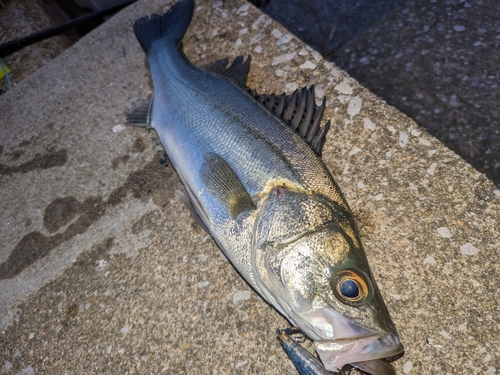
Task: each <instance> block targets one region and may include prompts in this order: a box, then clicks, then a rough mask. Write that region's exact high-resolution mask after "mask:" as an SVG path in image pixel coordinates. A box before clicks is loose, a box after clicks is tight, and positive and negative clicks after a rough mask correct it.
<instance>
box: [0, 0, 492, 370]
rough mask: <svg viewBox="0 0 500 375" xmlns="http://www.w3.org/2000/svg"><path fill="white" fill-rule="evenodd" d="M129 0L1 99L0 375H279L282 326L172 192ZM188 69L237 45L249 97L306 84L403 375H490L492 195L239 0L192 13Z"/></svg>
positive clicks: (404, 121)
mask: <svg viewBox="0 0 500 375" xmlns="http://www.w3.org/2000/svg"><path fill="white" fill-rule="evenodd" d="M162 3H163V2H160V1H154V2H151V1H142V2H139V3H138V4H136V5H134V6H132V7H130V8H128V9H127V10H125V11H124V12H122V13H121V14H119V15H118V16H116V17H114V18H112V19H111V20H110V21H109V22H107V23H106V24H104V25H103V26H102V27H100V28H98V29H97V30H95V31H94V32H92V33H91V34H89V35H88V36H86V37H85V38H83V39H82V40H81V41H80V42H78V43H77V44H76V45H74V46H73V47H71V48H70V49H68V50H67V51H65V52H64V53H63V54H61V55H60V56H59V57H57V58H56V59H55V60H54V61H53V62H51V63H49V64H47V65H45V66H44V67H42V68H41V69H40V70H38V71H37V72H36V73H34V74H33V75H32V76H30V77H29V78H27V79H26V80H24V81H22V82H21V83H19V85H18V86H17V87H16V88H15V89H14V90H12V91H10V92H8V93H7V94H6V95H4V96H2V98H1V99H0V129H1V130H0V132H1V134H0V144H1V150H0V151H1V152H0V164H1V165H0V173H1V176H0V202H2V203H1V204H2V210H1V216H0V231H1V232H0V237H1V239H2V245H1V247H0V314H1V315H0V317H1V328H0V348H2V350H1V351H0V371H1V372H2V373H6V374H31V373H35V374H56V373H57V374H59V373H61V374H66V373H67V374H75V373H89V374H90V373H110V374H111V373H112V374H122V373H123V374H125V373H128V374H132V373H137V374H139V373H140V374H143V373H144V374H147V373H150V374H158V373H170V374H191V373H193V374H194V373H198V374H235V373H247V374H295V373H296V372H295V370H294V368H293V367H292V365H291V364H290V362H289V360H288V359H287V357H286V354H285V353H284V352H283V351H282V350H281V348H280V347H279V343H278V342H277V341H276V339H275V337H274V330H275V329H276V328H278V327H286V326H287V323H286V321H284V320H283V319H282V318H281V317H280V316H279V315H278V314H277V313H276V312H275V311H274V310H273V309H272V308H270V307H269V306H268V305H266V304H265V303H264V302H263V301H262V300H261V299H260V298H259V297H258V296H257V295H256V294H255V293H254V292H252V291H250V289H249V287H248V286H247V285H246V284H245V282H244V281H243V280H242V279H241V278H240V277H239V275H238V274H237V273H236V272H235V271H234V270H233V268H232V267H231V265H230V264H229V263H228V262H227V261H226V260H225V259H224V258H223V257H222V256H221V255H220V251H219V250H218V249H217V248H216V247H215V246H214V244H213V242H212V241H211V240H210V238H209V237H208V236H207V235H206V234H205V233H204V232H203V231H202V230H201V229H200V228H199V227H197V225H196V224H195V222H194V220H193V219H192V218H191V217H190V215H189V212H188V210H187V209H186V208H185V207H184V206H183V205H182V203H181V202H179V201H178V200H177V199H176V198H175V195H174V191H175V189H178V188H179V184H178V182H177V178H176V176H175V174H174V173H173V172H172V169H171V168H170V167H169V166H168V164H166V165H165V164H161V161H162V157H163V155H162V152H161V148H159V147H158V146H157V145H156V142H157V140H156V138H155V137H156V136H155V134H154V132H151V133H148V132H146V131H141V129H130V128H125V126H124V125H123V124H124V116H123V113H122V112H123V110H125V109H129V108H132V107H133V106H134V105H136V104H137V103H139V102H140V100H141V99H144V98H146V97H147V96H148V94H150V93H151V85H150V79H149V73H148V70H147V67H146V65H145V59H144V55H143V53H142V51H141V49H140V47H139V45H138V43H137V42H136V41H135V38H134V36H133V33H132V24H133V21H134V20H135V19H137V18H138V17H140V16H142V15H146V14H150V13H152V12H160V11H163V10H166V9H168V8H169V6H168V5H165V4H162ZM198 5H199V6H198V8H197V10H196V14H195V17H194V19H193V23H192V27H191V28H190V30H189V33H188V35H187V37H186V39H185V47H186V48H185V50H186V53H187V55H188V57H189V58H191V59H192V60H193V61H196V62H198V63H200V64H201V63H206V62H209V61H211V60H213V59H217V58H222V57H225V56H235V55H237V54H248V53H251V54H252V56H253V58H254V60H253V62H252V70H251V72H250V79H249V85H250V86H251V87H253V88H256V89H258V90H259V91H265V92H271V91H276V92H280V91H284V90H285V91H287V92H290V91H292V90H293V89H295V88H296V87H298V86H302V85H306V84H307V85H308V84H310V83H315V84H317V85H319V86H318V91H319V92H320V94H324V95H326V96H327V99H328V109H327V114H326V116H327V117H329V118H331V119H332V123H333V127H332V130H331V131H330V134H329V137H328V140H327V143H326V147H325V150H324V159H325V161H326V163H327V165H328V167H329V168H330V169H331V171H332V172H333V174H334V175H335V176H336V179H337V181H338V182H339V184H340V186H341V188H342V190H343V191H344V193H345V194H346V196H347V199H348V201H349V202H350V204H351V206H352V208H353V210H354V212H355V214H356V216H357V217H358V223H359V226H360V231H361V235H362V238H363V241H364V244H365V247H366V250H367V254H368V257H369V260H370V262H371V265H372V268H373V270H374V273H375V275H376V278H377V281H378V282H379V284H380V285H381V287H382V293H383V294H384V296H385V299H386V302H387V305H388V307H389V310H390V311H391V312H392V316H393V320H394V322H395V323H396V325H397V326H398V328H399V331H400V334H401V339H402V341H403V343H404V344H405V348H406V354H405V356H404V357H403V358H401V359H399V360H398V361H396V362H395V366H396V368H397V371H398V373H400V374H403V373H404V374H444V373H471V374H479V373H481V374H484V373H490V374H494V373H496V372H497V371H498V370H500V365H499V361H500V360H499V357H498V347H499V346H500V339H499V337H500V328H499V326H498V321H499V310H498V306H499V302H500V301H499V293H500V291H499V286H498V277H499V266H498V249H499V246H500V238H499V230H498V229H499V228H500V220H499V212H500V191H498V190H495V189H496V188H495V187H494V185H493V184H492V183H491V182H490V181H489V180H488V179H487V178H485V177H484V176H483V175H482V174H480V173H479V172H477V171H475V170H474V169H473V168H471V167H470V166H468V165H467V164H466V163H465V162H464V161H463V160H461V159H460V158H459V157H458V156H456V155H455V154H453V153H452V152H451V151H449V150H448V149H446V148H445V147H444V146H443V145H441V144H440V143H439V142H438V141H436V140H435V139H434V138H433V137H431V136H430V135H428V134H427V133H426V132H425V131H424V130H422V129H421V128H419V127H418V126H417V125H416V124H415V123H414V122H413V121H412V120H410V119H409V118H407V117H405V116H404V115H403V114H401V113H400V112H398V111H397V110H395V109H394V108H392V107H389V106H387V105H386V104H384V103H383V102H382V101H381V100H380V99H378V98H377V97H376V96H374V95H373V94H371V93H370V92H368V91H367V90H365V89H363V88H362V87H360V86H359V85H358V84H357V83H356V81H354V80H353V79H351V78H350V77H349V76H347V75H346V74H345V73H344V72H342V71H340V70H339V69H337V68H336V67H335V66H334V65H333V64H331V63H327V62H324V61H323V60H322V59H321V57H320V56H319V55H318V54H317V53H313V52H312V50H311V49H309V48H304V45H303V44H302V43H301V42H299V41H297V40H296V39H295V38H293V37H291V36H287V35H288V34H287V33H286V31H285V30H284V29H283V28H281V27H280V26H278V25H277V24H275V23H273V22H272V21H271V20H270V19H269V18H268V17H267V16H264V15H262V14H261V13H260V12H259V11H258V10H256V9H255V8H253V7H252V6H249V5H248V4H247V3H244V2H243V1H236V0H234V1H231V0H227V1H225V2H224V3H222V2H215V3H214V2H211V1H208V0H206V1H199V2H198Z"/></svg>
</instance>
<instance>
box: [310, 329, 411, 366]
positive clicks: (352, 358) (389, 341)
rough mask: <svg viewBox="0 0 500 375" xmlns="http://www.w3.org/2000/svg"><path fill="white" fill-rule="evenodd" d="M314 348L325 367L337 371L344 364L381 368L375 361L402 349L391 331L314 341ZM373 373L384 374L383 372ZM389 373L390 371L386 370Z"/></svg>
mask: <svg viewBox="0 0 500 375" xmlns="http://www.w3.org/2000/svg"><path fill="white" fill-rule="evenodd" d="M315 348H316V351H317V353H318V354H319V357H320V358H321V361H322V362H323V364H324V365H325V368H326V369H327V370H330V371H337V370H338V369H341V368H342V367H343V366H344V365H345V364H348V363H350V364H352V363H360V366H363V363H365V366H364V367H367V366H368V367H367V368H369V367H370V368H371V367H373V368H374V369H375V368H381V367H383V366H377V365H376V362H373V363H372V362H371V361H377V360H380V359H383V358H388V357H393V356H395V355H397V354H400V353H401V352H402V351H403V345H402V344H401V343H400V341H399V337H398V336H397V335H396V334H393V333H382V334H381V333H378V334H371V335H366V336H358V337H356V338H352V339H339V340H324V341H316V342H315ZM374 374H380V375H385V373H384V372H378V373H377V372H374ZM387 374H391V372H387Z"/></svg>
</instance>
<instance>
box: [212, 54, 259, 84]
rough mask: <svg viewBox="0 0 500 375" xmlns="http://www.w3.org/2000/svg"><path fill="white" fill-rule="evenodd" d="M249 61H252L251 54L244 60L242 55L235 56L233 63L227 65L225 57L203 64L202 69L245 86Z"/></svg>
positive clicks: (227, 61)
mask: <svg viewBox="0 0 500 375" xmlns="http://www.w3.org/2000/svg"><path fill="white" fill-rule="evenodd" d="M250 61H252V57H251V56H248V57H247V59H246V60H244V57H243V56H237V57H236V58H235V59H234V61H233V63H232V64H231V65H229V66H228V64H229V60H228V59H227V58H225V59H222V60H217V61H215V62H213V63H210V64H207V65H204V66H203V67H202V69H204V70H207V71H209V72H213V73H217V74H220V75H223V76H225V77H229V78H231V79H233V80H235V81H236V82H238V83H239V84H240V85H242V86H245V84H246V83H247V76H248V72H249V71H250Z"/></svg>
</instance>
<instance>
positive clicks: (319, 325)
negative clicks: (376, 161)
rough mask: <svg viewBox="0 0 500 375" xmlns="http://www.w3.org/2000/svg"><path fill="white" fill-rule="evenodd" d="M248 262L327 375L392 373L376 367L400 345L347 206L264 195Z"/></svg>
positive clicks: (287, 193)
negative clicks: (351, 370) (347, 370)
mask: <svg viewBox="0 0 500 375" xmlns="http://www.w3.org/2000/svg"><path fill="white" fill-rule="evenodd" d="M253 256H254V267H255V273H256V279H257V282H258V285H259V289H260V291H261V292H262V294H263V296H264V298H266V300H268V302H270V303H271V304H273V305H274V306H275V307H276V308H277V309H278V310H279V311H280V312H281V313H282V314H283V315H285V316H286V317H287V318H288V319H289V320H290V321H291V322H292V323H293V324H294V325H296V326H297V327H299V328H300V329H301V330H302V331H303V332H304V333H305V334H306V335H307V336H308V337H310V338H311V339H312V340H313V341H314V343H315V349H316V351H317V353H318V354H319V356H320V358H321V360H322V362H323V364H324V365H325V368H326V369H327V370H331V371H337V370H339V369H341V368H342V367H343V366H344V365H345V364H352V365H353V366H356V367H360V368H363V369H364V370H365V371H368V372H371V373H373V374H380V375H382V374H384V375H387V374H391V372H390V370H388V368H387V366H384V365H381V364H380V363H379V362H381V361H378V360H379V359H383V358H388V357H392V356H395V355H397V354H399V353H401V352H402V351H403V346H402V345H401V343H400V341H399V337H398V333H397V331H396V328H395V326H394V324H393V322H392V320H391V317H390V315H389V312H388V310H387V307H386V305H385V303H384V301H383V299H382V296H381V294H380V291H379V289H378V287H377V284H376V283H375V281H374V279H373V276H372V273H371V271H370V267H369V265H368V260H367V259H366V256H365V253H364V250H363V248H362V246H361V242H360V240H359V236H358V233H357V230H356V227H355V225H354V222H353V220H352V215H351V214H350V212H349V209H348V208H347V206H344V205H343V204H342V202H340V203H338V202H334V201H332V200H330V199H328V198H326V197H324V196H318V195H311V194H304V193H302V192H294V191H291V190H288V189H283V188H281V189H280V190H279V194H276V192H275V191H271V193H270V195H269V196H268V197H267V200H266V202H265V203H264V204H263V205H262V207H261V210H260V213H259V218H258V223H257V225H256V227H255V232H254V248H253ZM388 367H390V368H392V367H391V366H390V365H389V366H388Z"/></svg>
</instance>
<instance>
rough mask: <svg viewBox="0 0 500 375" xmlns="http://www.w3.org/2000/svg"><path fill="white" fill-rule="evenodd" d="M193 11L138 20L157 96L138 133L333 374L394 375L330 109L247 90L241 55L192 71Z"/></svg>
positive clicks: (298, 356) (299, 355)
mask: <svg viewBox="0 0 500 375" xmlns="http://www.w3.org/2000/svg"><path fill="white" fill-rule="evenodd" d="M193 10H194V2H193V0H181V1H180V2H178V3H177V4H175V5H174V6H173V7H172V8H171V10H170V11H169V12H167V13H166V14H165V15H163V16H158V15H152V16H151V17H150V18H149V17H144V18H141V19H139V20H138V21H136V23H135V25H134V31H135V34H136V37H137V39H138V40H139V43H140V44H141V46H142V47H143V49H144V51H145V52H146V55H147V57H148V61H149V64H150V71H151V75H152V79H153V85H154V97H153V100H152V103H151V104H148V105H146V106H142V107H141V108H138V109H137V111H135V112H134V113H132V114H131V115H130V116H129V119H130V123H131V124H135V125H137V126H146V127H151V128H153V129H155V130H156V132H157V133H158V135H159V138H160V140H161V143H162V145H163V146H164V148H165V151H166V153H167V155H168V157H169V159H170V161H171V164H172V166H173V167H174V169H175V170H176V171H177V174H178V175H179V178H180V180H181V183H182V185H183V190H184V195H182V194H181V195H180V197H181V199H182V200H183V201H184V202H185V203H186V204H187V205H188V207H189V209H190V210H191V212H192V214H193V216H194V217H195V218H196V220H197V221H198V222H199V223H200V225H201V226H202V227H203V228H204V229H205V230H206V231H207V232H208V233H209V234H210V235H211V236H212V237H213V239H214V240H215V242H216V243H217V245H218V246H219V247H220V248H221V250H222V251H223V252H224V254H225V255H226V256H227V258H228V259H229V260H230V261H231V263H232V264H233V265H234V266H235V268H236V269H238V271H239V272H240V274H241V275H242V276H243V277H244V278H245V280H246V281H247V282H248V283H249V284H250V285H251V286H252V287H253V288H254V289H255V290H256V291H257V293H259V294H260V295H261V296H262V297H263V298H264V299H265V300H266V301H267V302H269V303H270V304H271V305H272V306H274V307H275V308H276V309H277V310H278V311H279V312H280V313H281V314H283V315H284V316H285V317H286V318H287V319H288V320H289V321H290V322H291V323H292V324H293V325H295V326H297V327H298V329H300V330H301V331H302V332H303V333H304V334H306V335H307V336H308V337H309V338H310V339H312V340H313V341H314V344H315V349H316V351H317V352H318V354H319V356H320V359H321V360H322V362H323V365H324V367H325V369H324V370H325V371H326V370H328V371H336V370H339V369H341V368H342V367H343V366H344V365H346V364H350V365H352V366H355V367H358V368H361V369H363V370H364V371H367V372H370V373H372V374H375V375H377V374H378V375H382V374H385V375H390V374H394V370H393V368H392V366H391V365H390V364H388V363H387V362H386V361H384V358H387V357H392V356H395V355H398V354H400V353H401V352H402V350H403V348H402V345H401V343H400V342H399V338H398V335H397V331H396V328H395V327H394V324H393V323H392V321H391V318H390V316H389V313H388V311H387V307H386V306H385V303H384V302H383V299H382V296H381V294H380V291H379V290H378V288H377V285H376V283H375V281H374V280H373V275H372V273H371V271H370V268H369V265H368V261H367V259H366V256H365V254H364V251H363V248H362V245H361V241H360V240H359V235H358V232H357V230H356V227H355V224H354V222H353V218H352V214H351V212H350V210H349V207H348V205H347V202H346V201H345V199H344V197H343V196H342V193H341V192H340V189H339V188H338V186H337V184H336V183H335V181H334V180H333V178H332V176H331V175H330V173H329V171H328V169H327V168H326V166H325V164H324V163H323V161H322V160H321V158H320V157H319V155H320V154H321V145H322V144H323V142H324V136H325V134H326V131H327V130H328V127H329V124H327V125H325V126H324V127H322V128H320V127H319V125H318V124H319V121H320V120H321V115H322V113H323V110H324V103H323V106H316V104H315V103H314V90H313V89H310V90H298V91H296V92H295V93H294V94H292V95H290V96H288V97H284V96H280V97H275V96H273V95H264V96H259V95H258V94H256V93H255V92H253V91H252V90H249V89H247V88H246V87H244V85H243V84H244V82H245V81H246V74H247V73H248V64H249V60H248V61H246V62H243V60H242V58H240V57H238V58H237V59H235V61H234V62H233V64H232V65H231V66H229V67H228V66H227V61H225V60H224V61H219V62H216V63H214V64H212V65H211V66H207V67H206V68H205V69H199V68H197V67H195V66H193V65H192V64H191V63H190V62H189V61H188V60H187V59H186V58H185V56H184V55H183V54H182V52H181V51H180V50H179V48H178V46H179V45H180V42H181V40H182V37H183V35H184V33H185V32H186V29H187V27H188V25H189V23H190V21H191V17H192V13H193ZM266 101H268V102H269V103H272V102H276V103H279V104H278V105H276V108H274V107H273V106H272V105H270V104H269V103H268V102H266ZM266 103H267V104H266ZM306 140H307V141H306ZM297 349H299V350H298V351H296V352H294V353H295V354H294V355H293V356H291V359H292V361H295V362H294V363H295V365H296V366H297V368H298V369H299V370H300V368H301V367H300V364H299V363H298V362H301V361H303V360H305V361H306V362H307V363H315V365H314V367H315V368H316V369H317V370H315V372H313V373H312V375H319V374H320V373H321V374H322V373H324V371H323V369H321V368H320V367H318V366H317V365H316V362H315V361H314V360H313V356H312V354H310V353H308V352H307V351H305V350H300V348H297ZM301 371H302V370H301ZM304 371H305V370H304ZM307 371H309V370H307Z"/></svg>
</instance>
